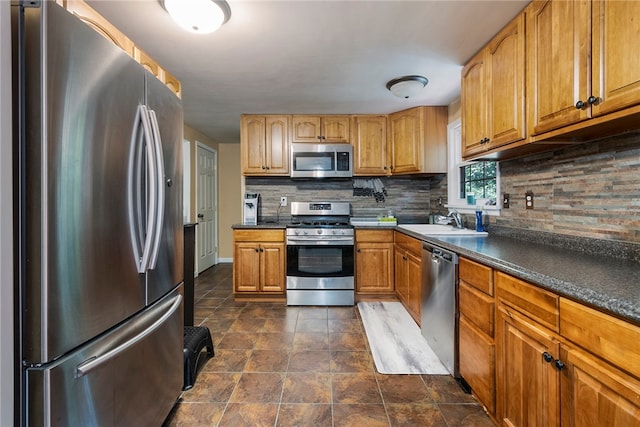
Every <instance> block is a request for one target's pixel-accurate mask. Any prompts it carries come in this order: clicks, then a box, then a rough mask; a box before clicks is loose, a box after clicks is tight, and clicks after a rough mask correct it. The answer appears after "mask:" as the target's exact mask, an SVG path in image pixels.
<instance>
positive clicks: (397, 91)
mask: <svg viewBox="0 0 640 427" xmlns="http://www.w3.org/2000/svg"><path fill="white" fill-rule="evenodd" d="M427 83H429V80H427V78H426V77H424V76H403V77H398V78H397V79H393V80H389V82H388V83H387V89H389V91H390V92H391V93H392V94H394V95H395V96H397V97H398V98H412V97H414V96H416V95H417V94H418V93H419V92H420V91H421V90H422V89H424V87H425V86H426V85H427Z"/></svg>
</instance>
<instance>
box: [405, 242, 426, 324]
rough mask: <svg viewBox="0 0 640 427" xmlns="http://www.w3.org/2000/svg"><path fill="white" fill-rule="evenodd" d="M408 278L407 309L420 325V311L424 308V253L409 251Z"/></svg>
mask: <svg viewBox="0 0 640 427" xmlns="http://www.w3.org/2000/svg"><path fill="white" fill-rule="evenodd" d="M406 263H407V280H408V282H409V284H408V288H409V298H408V306H407V309H408V311H409V314H411V317H413V320H415V321H416V323H417V324H418V325H420V322H421V320H422V319H421V318H420V312H421V308H422V304H421V302H422V301H421V300H420V299H421V297H422V255H420V256H417V255H415V254H413V253H411V252H407V261H406Z"/></svg>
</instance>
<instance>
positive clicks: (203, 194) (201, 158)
mask: <svg viewBox="0 0 640 427" xmlns="http://www.w3.org/2000/svg"><path fill="white" fill-rule="evenodd" d="M197 159H198V160H197V164H196V165H197V171H196V172H197V177H198V179H197V181H196V198H197V200H196V206H197V209H196V211H197V216H198V226H197V227H196V231H197V235H196V246H197V248H198V250H197V254H196V255H197V271H198V273H201V272H202V271H204V270H206V269H207V268H209V267H211V266H212V265H214V264H216V263H217V262H218V235H217V230H218V206H217V199H218V194H217V192H218V191H217V176H218V153H217V152H216V151H215V150H213V149H212V148H210V147H207V146H206V145H203V144H200V143H198V145H197Z"/></svg>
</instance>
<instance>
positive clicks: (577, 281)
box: [398, 229, 640, 324]
mask: <svg viewBox="0 0 640 427" xmlns="http://www.w3.org/2000/svg"><path fill="white" fill-rule="evenodd" d="M398 231H401V232H403V233H405V234H409V235H411V236H413V237H416V238H418V239H421V240H423V241H426V242H429V243H433V244H436V245H438V246H440V247H442V248H444V249H449V250H451V251H454V252H456V253H458V254H460V255H462V256H465V257H468V258H470V259H473V260H475V261H478V262H480V263H483V264H485V265H488V266H490V267H493V268H495V269H498V270H500V271H504V272H505V273H508V274H510V275H512V276H514V277H517V278H520V279H522V280H525V281H527V282H530V283H533V284H535V285H538V286H540V287H541V288H544V289H547V290H550V291H552V292H555V293H557V294H559V295H561V296H565V297H567V298H570V299H573V300H575V301H578V302H581V303H584V304H587V305H590V306H592V307H594V308H597V309H600V310H603V311H606V312H609V313H611V314H614V315H616V316H618V317H621V318H624V319H626V320H629V321H631V322H634V323H636V324H640V263H638V262H637V261H635V260H633V259H621V258H616V257H612V256H610V255H609V254H608V253H606V252H605V253H604V254H594V253H586V252H582V251H578V250H572V249H567V248H563V247H558V246H552V245H548V244H543V243H538V242H530V241H526V240H521V239H515V238H511V237H504V236H496V235H491V233H490V234H489V236H486V237H475V236H458V237H456V236H438V237H435V236H430V237H425V236H423V235H420V234H417V233H412V232H409V231H406V230H401V229H398Z"/></svg>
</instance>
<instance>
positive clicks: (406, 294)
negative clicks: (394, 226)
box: [394, 231, 422, 325]
mask: <svg viewBox="0 0 640 427" xmlns="http://www.w3.org/2000/svg"><path fill="white" fill-rule="evenodd" d="M394 239H395V255H394V257H395V262H394V266H395V279H396V295H397V296H398V298H399V299H400V302H402V304H403V305H404V307H405V308H406V309H407V311H408V312H409V314H410V315H411V317H412V318H413V320H415V321H416V323H417V324H418V325H420V321H421V318H420V315H421V314H420V312H421V296H422V241H420V240H418V239H414V238H413V237H410V236H407V235H406V234H403V233H400V232H397V231H396V232H395V234H394Z"/></svg>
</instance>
